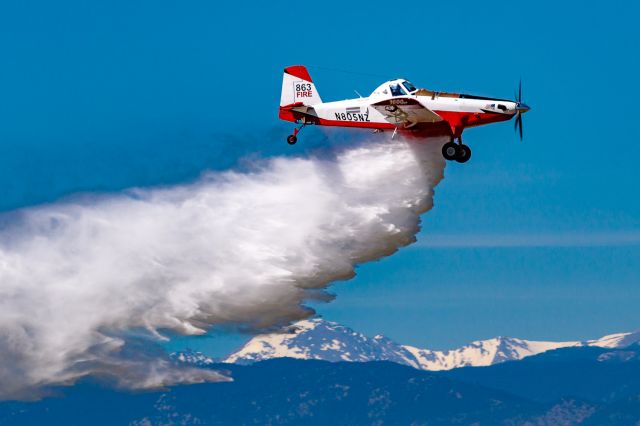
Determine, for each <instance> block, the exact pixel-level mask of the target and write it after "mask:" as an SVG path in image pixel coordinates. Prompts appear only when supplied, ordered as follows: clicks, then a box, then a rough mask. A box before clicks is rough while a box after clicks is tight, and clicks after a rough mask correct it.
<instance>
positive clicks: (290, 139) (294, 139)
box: [287, 135, 298, 145]
mask: <svg viewBox="0 0 640 426" xmlns="http://www.w3.org/2000/svg"><path fill="white" fill-rule="evenodd" d="M296 142H298V138H297V137H295V136H294V135H289V136H287V143H288V144H289V145H294V144H295V143H296Z"/></svg>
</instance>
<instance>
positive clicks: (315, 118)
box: [281, 79, 528, 137]
mask: <svg viewBox="0 0 640 426" xmlns="http://www.w3.org/2000/svg"><path fill="white" fill-rule="evenodd" d="M402 99H407V100H413V101H417V102H418V103H419V104H420V105H422V106H423V107H425V108H427V109H428V110H430V111H433V112H434V113H435V114H437V115H438V116H439V117H440V118H441V119H442V120H438V121H433V122H429V123H424V122H421V123H417V124H415V125H414V123H403V124H402V125H399V124H398V123H393V122H390V120H389V116H388V115H385V114H384V111H379V110H377V109H376V108H373V107H372V105H373V104H376V103H379V102H383V101H385V100H389V102H392V103H393V102H403V101H402ZM524 107H526V106H524ZM518 108H520V111H523V110H524V108H523V105H522V104H518V103H517V102H514V101H511V100H507V99H496V98H484V97H479V96H473V95H465V94H457V93H442V92H434V91H430V90H426V89H416V88H415V86H413V84H411V83H410V82H408V81H407V80H402V79H398V80H390V81H387V82H385V83H383V84H382V85H380V86H379V87H378V88H377V89H376V90H375V91H374V92H373V93H372V94H371V95H370V96H368V97H361V98H355V99H347V100H342V101H335V102H323V103H318V104H315V105H311V106H310V107H306V108H305V109H304V112H303V111H296V109H297V108H294V109H293V110H292V111H291V114H287V113H285V114H282V113H281V118H283V119H285V120H286V119H289V121H301V122H306V123H308V124H318V125H324V126H340V127H361V128H370V129H379V130H395V129H397V130H398V131H401V132H403V133H406V134H413V135H416V136H423V135H429V134H436V133H447V132H450V133H451V135H452V136H453V137H459V136H460V135H461V134H462V131H463V130H464V129H465V128H468V127H474V126H481V125H485V124H490V123H495V122H500V121H507V120H510V119H511V118H512V117H514V116H515V115H516V113H517V112H518ZM527 109H528V107H527ZM283 115H284V116H283Z"/></svg>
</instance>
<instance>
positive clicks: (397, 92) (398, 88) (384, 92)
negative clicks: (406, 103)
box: [371, 79, 418, 96]
mask: <svg viewBox="0 0 640 426" xmlns="http://www.w3.org/2000/svg"><path fill="white" fill-rule="evenodd" d="M417 90H418V89H416V86H414V85H413V84H412V83H411V82H410V81H409V80H404V79H397V80H389V81H387V82H384V83H382V84H381V85H380V86H378V88H377V89H376V90H374V91H373V93H372V94H371V96H376V95H377V96H406V95H409V94H413V93H415V92H416V91H417Z"/></svg>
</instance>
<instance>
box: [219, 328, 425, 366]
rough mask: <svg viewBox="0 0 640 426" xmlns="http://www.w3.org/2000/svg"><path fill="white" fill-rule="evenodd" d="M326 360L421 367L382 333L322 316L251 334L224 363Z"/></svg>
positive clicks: (406, 351)
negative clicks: (374, 333)
mask: <svg viewBox="0 0 640 426" xmlns="http://www.w3.org/2000/svg"><path fill="white" fill-rule="evenodd" d="M282 357H288V358H298V359H321V360H325V361H332V362H337V361H360V362H364V361H392V362H395V363H398V364H404V365H409V366H411V367H415V368H420V365H419V363H418V362H417V360H416V358H415V357H414V356H413V354H412V353H411V352H410V351H409V350H408V349H407V348H406V347H404V346H402V345H399V344H397V343H396V342H394V341H393V340H391V339H388V338H386V337H384V336H375V337H373V338H371V337H367V336H365V335H364V334H362V333H358V332H356V331H354V330H352V329H350V328H349V327H345V326H343V325H340V324H337V323H335V322H331V321H325V320H322V319H311V320H303V321H299V322H297V323H295V324H294V325H292V326H291V327H289V328H287V329H286V330H285V331H284V332H282V333H271V334H263V335H259V336H256V337H254V338H253V339H251V340H250V341H249V342H247V343H246V344H245V345H244V346H243V347H242V348H241V349H240V350H239V351H237V352H235V353H233V354H231V355H230V356H229V357H227V358H226V359H225V360H224V362H227V363H240V364H248V363H252V362H256V361H263V360H266V359H271V358H282Z"/></svg>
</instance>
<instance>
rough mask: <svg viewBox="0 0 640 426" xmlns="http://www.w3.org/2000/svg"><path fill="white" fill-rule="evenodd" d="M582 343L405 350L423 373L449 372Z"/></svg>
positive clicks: (496, 342) (504, 340) (487, 343)
mask: <svg viewBox="0 0 640 426" xmlns="http://www.w3.org/2000/svg"><path fill="white" fill-rule="evenodd" d="M579 344H580V342H537V341H531V340H522V339H515V338H511V337H495V338H493V339H489V340H479V341H475V342H472V343H470V344H468V345H466V346H463V347H461V348H458V349H453V350H449V351H432V350H429V349H419V348H415V347H413V346H405V348H407V349H408V350H409V352H411V353H412V354H413V355H414V357H415V358H416V359H417V360H418V363H419V364H420V367H421V368H422V369H424V370H434V371H435V370H450V369H452V368H458V367H467V366H474V367H480V366H487V365H493V364H498V363H500V362H504V361H512V360H518V359H522V358H524V357H527V356H531V355H536V354H539V353H542V352H546V351H549V350H552V349H559V348H565V347H567V346H577V345H579Z"/></svg>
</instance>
